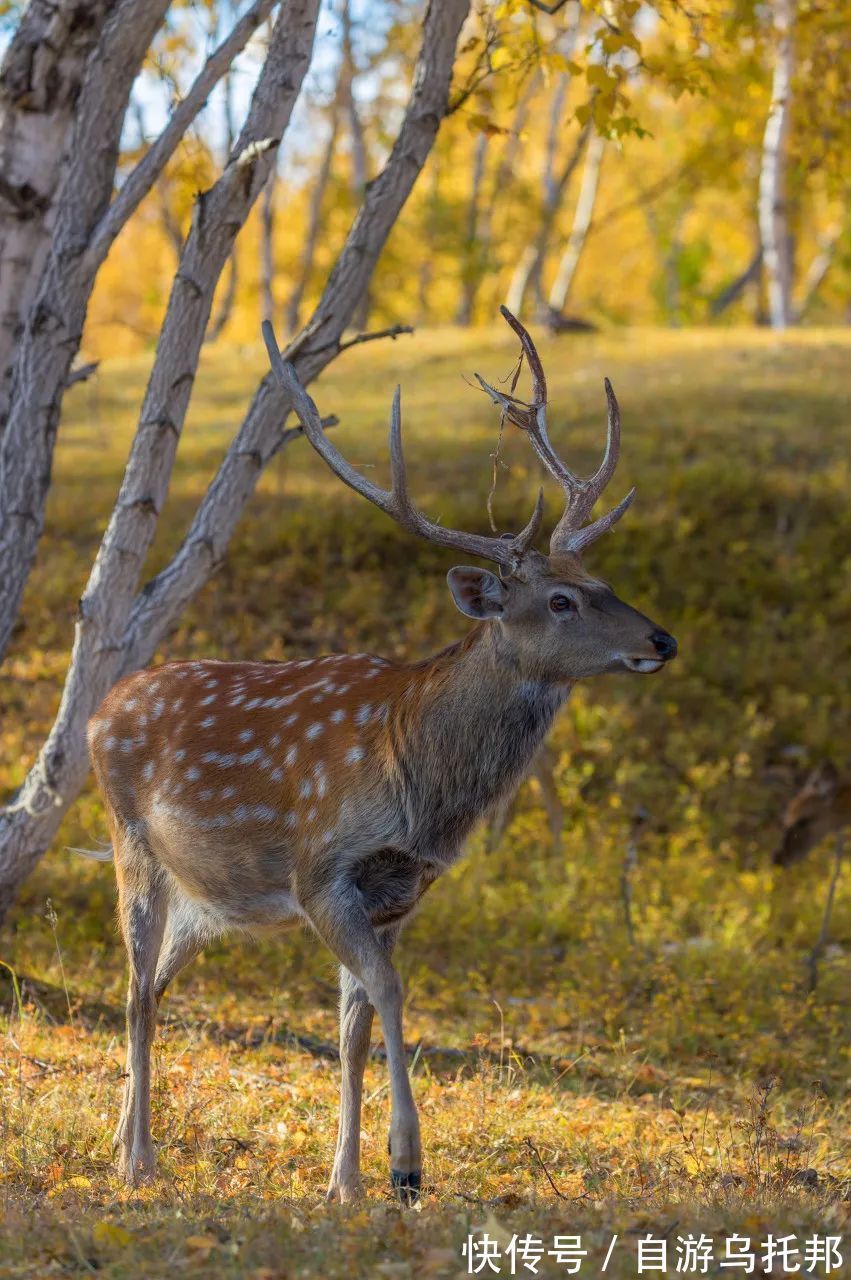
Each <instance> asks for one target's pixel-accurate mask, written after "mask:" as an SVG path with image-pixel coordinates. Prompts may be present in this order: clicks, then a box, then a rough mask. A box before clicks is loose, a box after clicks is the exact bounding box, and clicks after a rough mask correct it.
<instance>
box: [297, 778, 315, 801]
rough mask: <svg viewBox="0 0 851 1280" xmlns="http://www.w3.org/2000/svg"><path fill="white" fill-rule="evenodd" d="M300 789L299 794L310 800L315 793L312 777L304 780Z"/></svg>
mask: <svg viewBox="0 0 851 1280" xmlns="http://www.w3.org/2000/svg"><path fill="white" fill-rule="evenodd" d="M298 790H299V795H301V796H303V797H304V799H305V800H309V799H310V797H311V796H312V795H313V784H312V783H311V781H310V779H309V778H305V780H304V782H303V783H302V784H301V786H300V787H299V789H298Z"/></svg>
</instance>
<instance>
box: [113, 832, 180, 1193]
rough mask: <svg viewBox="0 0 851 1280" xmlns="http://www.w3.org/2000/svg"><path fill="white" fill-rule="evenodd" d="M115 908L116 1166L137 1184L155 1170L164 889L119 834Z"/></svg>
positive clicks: (137, 846) (138, 849)
mask: <svg viewBox="0 0 851 1280" xmlns="http://www.w3.org/2000/svg"><path fill="white" fill-rule="evenodd" d="M116 868H117V870H118V883H119V897H118V911H119V919H120V921H121V930H122V933H123V935H124V942H125V945H126V947H127V958H128V961H129V966H130V983H129V988H128V992H127V1078H126V1080H125V1083H124V1100H123V1103H122V1108H121V1118H120V1120H119V1122H118V1129H117V1131H116V1134H115V1142H114V1145H115V1146H116V1147H117V1148H118V1169H119V1172H120V1174H121V1175H122V1177H123V1178H124V1179H125V1180H126V1181H127V1182H129V1183H131V1184H135V1183H137V1182H139V1181H143V1180H145V1179H147V1178H150V1177H151V1176H152V1175H153V1172H154V1165H155V1159H154V1148H153V1143H152V1141H151V1043H152V1041H153V1038H154V1029H155V1026H156V1016H157V1002H156V997H155V994H154V975H155V972H156V966H157V957H158V956H159V952H160V947H161V945H162V940H163V932H164V929H165V921H166V911H167V905H168V890H167V886H166V884H165V881H164V878H163V875H162V872H161V871H160V870H159V868H157V867H156V865H155V864H154V862H153V859H152V856H151V854H150V851H149V850H148V849H147V848H146V847H145V846H144V845H143V844H142V843H141V842H140V841H138V840H135V839H133V840H131V839H129V838H126V837H125V838H123V839H122V840H121V841H120V842H119V844H118V845H117V847H116Z"/></svg>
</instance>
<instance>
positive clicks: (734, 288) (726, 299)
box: [709, 244, 762, 316]
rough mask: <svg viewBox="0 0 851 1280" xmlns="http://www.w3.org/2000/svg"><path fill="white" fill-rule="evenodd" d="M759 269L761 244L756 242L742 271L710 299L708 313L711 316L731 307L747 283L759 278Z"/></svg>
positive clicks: (760, 266)
mask: <svg viewBox="0 0 851 1280" xmlns="http://www.w3.org/2000/svg"><path fill="white" fill-rule="evenodd" d="M761 271H762V245H761V244H758V245H757V247H756V249H755V251H754V255H753V257H752V258H751V260H750V262H749V263H748V265H747V266H746V267H745V269H744V271H743V272H742V273H741V274H740V275H738V276H736V278H735V280H731V281H730V283H729V284H727V285H725V286H724V288H723V289H722V290H721V291H720V293H718V294H717V295H716V296H715V297H714V298H713V299H712V302H711V303H710V306H709V314H710V315H711V316H720V315H723V314H724V312H725V311H726V310H727V308H728V307H731V306H732V305H733V303H734V302H736V301H737V299H738V298H740V297H741V295H742V294H743V293H744V291H745V289H747V287H748V285H751V284H754V283H755V282H756V281H757V280H759V277H760V272H761Z"/></svg>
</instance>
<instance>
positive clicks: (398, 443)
mask: <svg viewBox="0 0 851 1280" xmlns="http://www.w3.org/2000/svg"><path fill="white" fill-rule="evenodd" d="M501 312H502V315H503V316H504V317H505V319H506V320H507V322H508V324H509V325H510V326H511V328H512V329H513V330H514V332H515V333H516V334H517V336H518V337H519V339H520V343H521V347H522V350H523V355H524V357H525V359H526V362H527V364H528V367H529V372H530V374H531V378H532V389H533V399H532V402H531V403H526V402H524V401H522V400H519V399H518V398H516V397H515V396H513V395H505V394H503V393H502V392H501V391H497V390H496V389H495V388H494V387H492V386H490V384H489V383H487V382H485V381H484V379H483V378H480V377H479V376H478V374H477V375H476V377H477V378H478V381H479V383H480V385H481V386H482V387H483V388H484V390H485V391H486V392H487V393H488V394H489V395H490V396H491V397H492V399H493V400H494V402H495V403H496V404H497V405H498V406H499V407H500V409H501V411H502V413H503V415H504V417H505V418H506V419H507V420H508V421H509V422H511V423H512V424H513V425H514V426H516V427H518V428H519V429H520V430H521V431H525V432H526V434H527V435H528V437H529V439H530V441H531V443H532V447H533V448H534V450H535V452H536V454H537V455H538V457H539V458H540V460H541V461H542V462H543V464H544V466H545V467H546V469H547V471H548V472H549V473H550V475H551V476H552V477H553V479H554V480H555V481H556V482H557V483H558V484H559V486H560V487H561V489H562V491H563V493H564V496H565V506H564V511H563V513H562V515H561V517H560V519H559V521H558V523H557V524H556V527H555V529H554V530H553V533H552V536H551V538H550V549H549V555H543V554H542V553H541V552H539V551H536V550H535V548H534V545H533V544H534V542H535V539H536V538H537V535H538V533H539V532H540V528H541V520H542V515H543V490H541V491H540V492H539V494H538V500H537V502H536V504H535V508H534V510H533V512H532V516H531V518H530V520H529V522H528V524H527V525H526V527H525V528H524V529H523V530H522V531H521V532H520V533H518V534H515V535H503V536H502V537H489V536H483V535H481V534H474V533H465V532H462V531H460V530H455V529H449V528H446V527H445V526H443V525H439V524H435V523H434V522H432V521H431V520H429V519H428V518H427V517H425V516H424V515H423V514H422V513H421V512H420V511H418V510H417V509H416V508H415V507H414V506H413V504H412V503H411V500H410V498H409V495H408V483H407V476H406V471H405V461H404V455H403V452H402V419H401V396H400V391H399V388H398V387H397V388H396V393H395V395H394V397H393V407H392V412H391V418H390V461H391V470H392V485H391V488H390V489H382V488H379V486H378V485H375V484H373V483H372V482H371V481H370V480H367V479H366V478H365V477H364V476H362V475H361V474H360V473H359V472H357V471H355V469H354V468H353V467H352V466H351V465H350V464H349V463H348V462H347V461H346V460H345V459H344V458H343V457H342V455H341V454H340V453H339V451H338V450H337V448H336V447H335V446H334V445H333V444H332V443H331V441H330V440H329V439H328V437H327V435H326V434H325V432H324V431H323V429H322V424H321V419H320V416H319V412H318V410H317V408H316V405H315V404H314V403H313V401H312V400H311V398H310V396H308V394H307V392H306V391H305V390H304V388H303V387H302V386H301V384H300V382H299V381H298V377H297V375H296V373H295V370H294V369H293V367H292V365H289V364H287V363H285V362H284V360H283V358H282V357H281V354H280V352H279V350H278V347H277V343H276V342H275V338H274V334H273V332H272V329H271V326H269V325H268V324H266V325H264V328H263V333H264V338H265V341H266V346H267V349H268V352H269V358H270V360H271V363H272V368H273V370H274V372H275V375H276V377H277V378H278V381H279V382H280V383H281V385H282V386H283V387H284V389H285V390H286V391H287V392H288V394H289V396H290V397H291V398H292V403H293V406H294V408H295V411H296V413H297V414H298V417H299V419H300V421H301V424H302V427H303V429H304V432H305V434H306V435H307V437H308V439H309V440H310V442H311V444H312V445H313V447H314V448H315V449H316V451H317V453H319V454H320V455H321V456H322V457H323V458H324V459H325V461H326V462H327V463H328V465H329V467H330V468H331V469H332V471H334V472H335V474H336V475H337V476H339V478H340V479H341V480H342V481H343V482H344V483H345V484H347V485H348V486H349V487H350V488H352V489H354V490H355V491H356V492H357V493H360V494H361V495H362V496H363V497H365V498H367V499H368V500H369V501H370V502H372V503H374V504H375V506H377V507H380V508H381V510H382V511H385V512H386V513H387V514H388V515H389V516H392V517H393V519H394V520H396V521H397V522H398V523H399V524H400V525H401V526H402V527H403V528H405V529H407V530H409V531H410V532H411V533H415V534H417V535H419V536H420V537H422V538H425V539H427V540H428V541H430V542H435V543H438V544H439V545H440V546H444V547H452V548H454V549H455V550H458V551H463V552H465V553H467V554H470V555H474V556H477V557H480V558H483V559H486V560H490V561H491V562H492V563H495V564H496V565H498V566H499V573H498V574H496V573H493V572H491V571H490V570H489V569H483V568H479V567H473V566H468V565H464V566H458V567H456V568H454V569H451V570H450V571H449V574H448V583H449V590H450V592H451V595H452V599H453V600H454V602H455V604H456V606H457V607H458V608H459V609H460V611H461V612H462V613H463V614H466V616H467V617H469V618H473V619H476V620H477V621H480V622H488V623H491V624H493V625H494V626H496V627H497V628H498V629H499V632H500V636H501V639H502V641H503V643H504V647H505V650H506V651H507V653H508V655H509V656H510V659H511V660H512V662H513V664H514V666H515V669H517V670H518V671H519V672H520V673H521V674H522V675H523V676H524V677H525V678H529V679H538V680H546V681H551V682H569V681H573V680H578V679H581V678H583V677H585V676H593V675H601V674H603V673H605V672H612V671H632V672H640V673H650V672H654V671H658V670H659V669H660V667H662V666H663V665H664V663H666V662H668V661H669V660H670V659H671V658H673V657H674V656H675V655H676V652H677V642H676V640H675V639H674V637H673V636H671V635H669V634H668V632H667V631H664V630H662V629H661V628H660V627H658V626H657V625H656V624H655V623H653V622H651V621H650V619H649V618H647V617H645V615H644V614H642V613H639V612H638V610H637V609H634V608H632V606H631V605H628V604H625V603H624V601H622V600H620V599H619V598H618V597H617V596H616V595H615V593H614V591H613V590H612V588H611V587H610V586H609V585H608V584H607V583H605V582H601V581H600V580H599V579H597V578H595V577H593V576H592V575H591V574H589V573H588V572H586V570H585V569H584V567H583V565H582V559H581V556H582V552H583V551H584V550H585V548H586V547H587V546H589V545H590V544H591V543H592V542H594V541H595V540H596V539H597V538H599V537H600V536H601V534H603V533H605V532H606V531H607V530H608V529H611V527H612V526H613V525H614V524H615V523H616V521H617V520H619V519H620V517H621V516H622V515H623V513H624V512H625V511H626V509H627V508H628V507H629V505H630V503H631V502H632V499H633V497H634V496H635V490H634V489H632V490H630V492H629V493H628V494H627V495H626V497H624V498H622V499H621V501H620V502H619V503H618V504H617V506H615V507H614V508H612V510H610V511H608V512H607V513H606V514H605V515H602V516H600V517H599V518H598V519H596V520H593V521H591V522H590V523H589V517H590V516H591V513H592V510H593V508H594V505H595V503H596V502H597V499H598V498H599V497H600V495H601V494H602V492H603V490H604V488H605V487H606V485H607V484H608V482H609V480H610V479H611V478H612V475H613V474H614V470H615V467H616V466H617V461H618V454H619V452H620V412H619V409H618V402H617V400H616V398H615V393H614V391H613V389H612V386H611V383H610V382H609V381H608V379H606V383H605V387H606V399H607V402H608V437H607V441H606V449H605V453H604V456H603V460H602V462H601V463H600V466H599V468H598V469H597V471H596V472H595V473H594V475H593V476H591V478H590V479H589V480H582V479H580V478H579V477H578V476H576V475H574V473H573V472H572V471H571V470H570V469H569V468H568V467H567V466H566V465H565V464H564V462H562V461H561V459H560V458H559V457H558V455H557V454H556V452H555V450H554V449H553V447H552V444H551V443H550V439H549V433H548V429H547V383H546V378H545V376H544V370H543V366H542V363H541V359H540V356H539V355H538V352H537V350H536V348H535V345H534V343H533V341H532V339H531V337H530V335H529V333H528V332H527V331H526V329H525V328H524V327H523V325H522V324H521V323H520V322H519V320H517V319H516V318H515V317H514V316H513V315H512V314H511V313H510V312H509V311H508V309H507V308H506V307H502V308H501Z"/></svg>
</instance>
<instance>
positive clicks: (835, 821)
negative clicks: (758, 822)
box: [773, 760, 851, 867]
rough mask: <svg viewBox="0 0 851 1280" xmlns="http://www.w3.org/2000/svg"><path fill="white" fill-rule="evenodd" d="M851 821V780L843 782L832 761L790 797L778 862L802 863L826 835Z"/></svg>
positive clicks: (776, 858) (775, 860)
mask: <svg viewBox="0 0 851 1280" xmlns="http://www.w3.org/2000/svg"><path fill="white" fill-rule="evenodd" d="M849 823H851V783H849V782H843V781H842V779H841V778H840V776H839V773H838V771H837V768H836V765H834V764H833V763H832V762H831V761H830V760H826V761H825V762H824V764H820V765H819V766H818V768H816V769H814V770H813V771H812V773H811V774H810V775H809V777H808V778H807V779H806V781H805V782H804V785H803V786H802V787H801V790H800V791H799V792H798V794H797V795H796V796H794V797H793V798H792V800H790V802H789V805H788V807H787V809H786V813H785V814H784V816H783V835H782V837H781V841H780V844H779V846H778V847H777V849H775V851H774V858H773V861H774V864H775V866H778V867H788V866H790V865H791V864H792V863H793V862H799V861H800V860H801V858H804V857H806V855H807V854H808V853H809V852H810V850H811V849H814V848H815V846H816V845H817V844H819V843H820V842H821V841H822V840H823V839H824V838H825V836H829V835H830V834H831V833H832V832H834V831H839V830H841V829H842V827H844V826H847V825H848V824H849Z"/></svg>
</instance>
